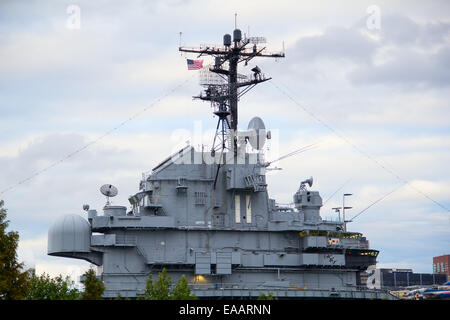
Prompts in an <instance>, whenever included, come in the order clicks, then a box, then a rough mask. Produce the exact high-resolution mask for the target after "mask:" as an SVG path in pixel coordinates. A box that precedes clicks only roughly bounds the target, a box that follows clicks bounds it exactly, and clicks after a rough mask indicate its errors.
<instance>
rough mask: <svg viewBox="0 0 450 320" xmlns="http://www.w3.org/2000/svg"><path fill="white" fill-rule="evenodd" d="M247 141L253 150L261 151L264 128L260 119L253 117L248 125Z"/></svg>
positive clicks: (264, 140) (263, 141) (264, 141)
mask: <svg viewBox="0 0 450 320" xmlns="http://www.w3.org/2000/svg"><path fill="white" fill-rule="evenodd" d="M247 130H248V131H249V133H250V135H249V137H248V141H249V142H250V145H251V146H252V147H253V149H256V150H261V149H262V147H263V146H264V144H265V143H266V126H265V125H264V122H263V121H262V119H261V118H260V117H253V119H251V120H250V122H249V123H248V127H247Z"/></svg>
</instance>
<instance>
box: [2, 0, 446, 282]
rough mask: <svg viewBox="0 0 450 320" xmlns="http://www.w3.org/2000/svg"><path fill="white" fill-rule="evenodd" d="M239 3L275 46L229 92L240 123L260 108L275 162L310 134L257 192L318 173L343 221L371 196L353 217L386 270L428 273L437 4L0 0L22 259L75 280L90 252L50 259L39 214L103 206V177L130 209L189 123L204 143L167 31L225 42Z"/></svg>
mask: <svg viewBox="0 0 450 320" xmlns="http://www.w3.org/2000/svg"><path fill="white" fill-rule="evenodd" d="M235 13H237V14H238V16H237V25H238V27H239V28H240V29H241V30H242V31H243V32H244V33H246V34H250V36H265V37H266V38H267V40H268V43H267V48H268V49H270V50H273V51H276V50H281V49H282V48H283V44H284V48H285V53H286V58H285V59H279V60H278V61H274V60H272V59H269V60H270V61H267V60H265V61H263V60H258V61H256V59H255V61H252V62H254V63H257V64H258V66H260V67H261V68H262V69H263V71H264V72H265V73H266V74H267V75H270V76H271V77H272V78H273V80H272V81H270V82H266V83H264V84H261V85H259V86H257V87H256V88H255V89H253V90H252V91H251V92H250V93H248V94H247V95H246V96H244V97H243V98H242V100H241V104H240V114H239V116H240V118H239V122H240V125H241V128H246V126H247V123H248V121H249V120H250V119H251V118H252V117H253V116H254V115H258V116H260V117H262V118H263V119H264V121H265V124H266V127H268V128H270V129H272V130H273V132H274V133H275V134H274V138H275V139H274V141H272V143H273V145H272V146H271V148H272V151H273V150H277V152H279V154H280V155H282V154H285V153H288V152H290V151H292V150H295V149H298V148H300V147H302V146H305V145H308V144H311V143H315V142H319V144H318V145H317V147H316V148H315V149H314V150H311V151H308V152H305V153H302V154H300V155H298V156H295V157H291V158H288V159H286V160H284V161H281V162H279V163H277V166H278V167H281V168H283V170H281V171H275V172H271V174H270V176H269V177H268V180H269V193H270V196H271V197H272V198H275V199H277V201H278V202H280V203H289V202H291V201H292V195H293V194H294V193H295V191H296V190H297V188H298V186H299V182H300V181H302V180H304V179H305V178H307V177H309V176H313V177H314V186H313V189H316V190H319V191H320V192H321V194H322V197H323V199H324V201H325V200H327V201H326V203H325V205H324V207H323V208H322V211H321V215H322V217H323V218H328V219H332V218H336V215H335V214H334V213H333V211H332V210H331V208H332V207H336V206H340V205H341V204H342V193H343V192H349V193H353V196H352V197H349V198H348V199H347V203H346V204H347V205H349V206H352V207H353V209H352V210H350V211H349V212H348V217H350V218H351V217H352V216H354V215H356V214H357V213H359V212H361V211H362V210H364V209H365V208H367V207H368V206H370V205H372V204H373V203H374V202H376V201H377V200H379V199H382V200H381V201H379V202H376V203H375V204H373V205H372V206H371V207H370V208H369V209H367V210H366V211H365V212H364V213H363V214H361V215H360V216H359V217H357V218H356V219H355V220H354V222H352V223H350V224H349V225H348V229H349V230H350V231H358V232H362V233H363V234H364V235H365V236H366V237H367V238H368V239H369V240H370V243H371V246H372V247H373V248H375V249H378V250H380V255H379V258H378V262H379V266H381V267H399V268H412V269H413V270H414V271H416V272H432V257H433V256H437V255H442V254H448V253H450V220H449V211H448V209H449V208H450V196H449V195H450V165H449V164H450V105H449V101H450V91H449V87H450V72H449V71H450V4H449V3H448V1H395V2H394V1H361V0H359V1H340V2H339V3H337V1H313V2H312V3H311V1H307V2H306V1H305V2H300V1H284V0H280V1H277V2H276V5H275V3H274V2H273V1H254V2H251V1H246V2H243V1H220V2H219V1H194V0H192V1H182V0H168V1H137V0H136V1H95V3H94V2H93V1H57V2H56V1H7V0H6V1H2V2H0V199H3V200H5V206H6V208H7V209H8V218H9V220H10V229H12V230H17V231H18V232H19V234H20V248H19V259H21V260H23V261H25V262H26V264H27V265H28V266H34V267H36V268H37V270H38V271H39V272H44V271H45V272H48V273H51V274H59V273H63V274H71V275H78V274H80V273H81V272H83V271H84V270H86V269H87V268H89V263H87V262H84V261H77V260H72V259H64V258H57V257H49V256H47V255H46V247H47V230H48V229H49V228H50V226H51V224H52V222H53V221H54V220H55V219H56V218H57V217H59V216H61V215H65V214H69V213H78V214H80V215H84V212H83V211H82V205H83V204H85V203H86V204H89V205H90V206H91V208H96V209H97V210H101V208H102V207H103V205H104V202H105V199H104V197H103V196H102V195H101V194H100V193H99V187H100V186H101V185H102V184H105V183H112V184H114V185H116V186H117V187H118V189H119V195H118V196H117V197H116V198H115V199H114V200H115V201H114V203H115V204H118V205H119V204H123V205H126V204H127V203H128V202H127V197H128V196H129V195H130V194H133V193H134V192H136V191H137V190H138V182H139V179H140V177H141V174H142V172H147V171H149V170H150V169H151V168H153V167H154V166H155V165H156V164H157V163H158V162H159V161H160V160H162V159H163V158H164V157H166V156H167V155H168V154H170V153H171V152H172V151H173V150H174V149H175V148H177V147H179V146H180V145H181V146H183V145H184V144H185V141H186V140H188V139H189V134H188V133H189V132H193V130H194V127H195V126H196V124H197V125H198V124H201V126H202V132H203V133H204V136H205V143H210V140H211V138H212V137H211V136H210V134H209V133H208V132H210V131H211V130H212V129H213V128H214V127H215V125H216V120H215V119H213V117H212V113H211V110H210V107H209V106H208V105H207V104H204V103H202V102H199V101H193V100H192V98H191V97H192V96H193V95H196V94H198V93H199V92H200V90H201V87H200V86H199V84H198V78H197V76H198V73H197V72H196V71H188V70H187V68H186V58H187V57H195V56H185V55H181V54H180V53H179V52H178V44H179V41H180V36H179V34H180V32H182V37H181V42H182V44H183V45H186V46H197V45H200V44H221V42H222V40H221V39H222V36H223V34H225V33H232V30H233V29H234V17H235V16H234V14H235ZM254 63H253V64H250V65H249V66H248V67H247V69H241V72H242V73H246V72H250V71H249V69H250V68H252V66H254ZM77 151H79V152H77ZM269 155H270V152H268V156H269ZM30 177H31V179H28V178H30ZM337 190H339V191H337ZM392 190H395V191H394V192H393V193H390V192H391V191H392ZM336 191H337V192H336ZM334 193H335V195H334V196H332V195H333V194H334ZM384 196H386V197H385V198H383V197H384Z"/></svg>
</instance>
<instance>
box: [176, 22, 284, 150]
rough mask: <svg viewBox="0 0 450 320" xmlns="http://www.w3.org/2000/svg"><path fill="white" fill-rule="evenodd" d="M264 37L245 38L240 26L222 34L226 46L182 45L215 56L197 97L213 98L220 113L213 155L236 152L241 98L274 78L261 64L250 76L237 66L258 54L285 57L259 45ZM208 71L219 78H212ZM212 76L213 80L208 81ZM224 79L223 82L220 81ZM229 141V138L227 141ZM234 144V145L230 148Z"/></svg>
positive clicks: (188, 49) (211, 100) (182, 49)
mask: <svg viewBox="0 0 450 320" xmlns="http://www.w3.org/2000/svg"><path fill="white" fill-rule="evenodd" d="M265 42H266V39H265V38H264V37H250V38H247V37H244V38H242V32H241V30H239V29H237V28H236V29H235V30H234V31H233V37H232V36H231V35H230V34H225V35H224V36H223V46H207V47H200V48H187V47H182V46H180V47H179V51H181V52H187V53H196V54H198V57H201V56H203V55H208V56H212V57H214V64H213V65H210V66H208V67H207V68H208V70H207V72H206V74H205V73H203V74H202V75H201V77H202V78H201V84H202V86H204V87H205V89H204V91H203V92H202V93H200V95H198V96H195V97H194V98H196V99H201V100H204V101H210V103H211V106H212V107H213V109H214V114H215V115H217V116H218V118H219V120H218V123H217V128H216V134H215V136H214V141H213V146H212V149H211V154H212V155H214V154H215V152H216V151H218V150H222V151H223V150H224V149H226V148H228V149H232V150H234V153H235V154H237V132H236V131H237V125H238V101H239V98H240V97H241V96H242V95H244V94H245V93H247V92H248V91H249V90H250V89H252V88H253V87H254V86H256V85H257V84H258V83H261V82H265V81H268V80H270V79H271V78H270V77H269V78H268V77H266V76H265V75H264V74H263V73H262V71H261V69H260V68H259V67H258V66H255V67H254V68H252V69H251V71H252V72H253V74H252V75H251V76H243V75H241V74H239V73H238V65H239V63H241V62H244V64H245V65H247V64H248V62H249V61H250V60H252V59H253V58H256V57H268V58H283V57H284V53H283V52H277V53H267V52H266V51H265V50H266V47H261V46H259V44H262V43H265ZM208 72H211V73H214V74H216V75H217V76H218V77H210V76H208V75H207V73H208ZM208 79H211V81H208ZM220 79H222V80H223V81H220ZM227 140H228V141H227ZM230 147H231V148H230Z"/></svg>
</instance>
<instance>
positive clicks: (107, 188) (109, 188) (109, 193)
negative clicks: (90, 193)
mask: <svg viewBox="0 0 450 320" xmlns="http://www.w3.org/2000/svg"><path fill="white" fill-rule="evenodd" d="M100 192H101V193H102V194H103V195H104V196H106V205H109V197H115V196H117V194H118V193H119V191H118V190H117V188H116V187H114V186H113V185H112V184H104V185H102V186H101V187H100Z"/></svg>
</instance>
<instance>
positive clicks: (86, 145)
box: [0, 74, 194, 195]
mask: <svg viewBox="0 0 450 320" xmlns="http://www.w3.org/2000/svg"><path fill="white" fill-rule="evenodd" d="M193 76H194V74H193V75H192V76H191V77H189V78H187V79H186V80H184V81H182V82H181V83H180V84H178V85H176V86H175V87H173V88H172V89H171V90H169V91H168V92H167V93H165V94H164V95H162V96H160V97H159V98H158V99H156V100H155V101H153V102H152V103H151V104H150V105H148V106H147V107H145V108H143V109H142V110H140V111H138V112H136V113H135V114H133V115H132V116H131V117H129V118H128V119H126V120H124V121H122V122H121V123H119V124H118V125H117V126H115V127H113V128H112V129H110V130H108V131H107V132H105V133H104V134H102V135H101V136H99V137H98V138H96V139H94V140H92V141H91V142H89V143H87V144H85V145H84V146H82V147H81V148H79V149H77V150H75V151H73V152H71V153H69V154H67V155H66V156H64V157H62V158H61V159H59V160H57V161H55V162H53V163H52V164H50V165H49V166H47V167H45V168H43V169H41V170H38V171H36V172H35V173H33V174H32V175H30V176H28V177H27V178H25V179H23V180H20V181H19V182H17V183H15V184H12V185H10V186H9V187H7V188H5V189H3V190H1V191H0V195H2V194H4V193H6V192H8V191H10V190H12V189H14V188H15V187H17V186H19V185H21V184H23V183H25V182H27V181H30V180H32V179H33V178H35V177H37V176H39V175H40V174H42V173H44V172H45V171H47V170H49V169H51V168H53V167H55V166H57V165H59V164H60V163H62V162H64V161H66V160H67V159H69V158H71V157H73V156H75V155H77V154H78V153H80V152H81V151H83V150H85V149H87V148H88V147H90V146H91V145H94V144H96V143H97V142H99V141H100V140H102V139H103V138H105V137H107V136H109V135H110V134H111V133H113V132H114V131H117V130H118V129H119V128H121V127H123V126H124V125H126V124H127V123H128V122H130V121H132V120H134V119H136V118H137V117H138V116H140V115H141V114H143V113H144V112H146V111H147V110H149V109H151V108H153V107H154V106H155V105H156V104H158V103H159V102H161V100H163V99H165V98H167V97H168V96H170V95H171V94H172V93H174V92H175V91H177V90H178V89H180V88H181V87H183V86H184V85H185V84H186V83H187V82H189V81H190V80H191V78H192V77H193Z"/></svg>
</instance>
